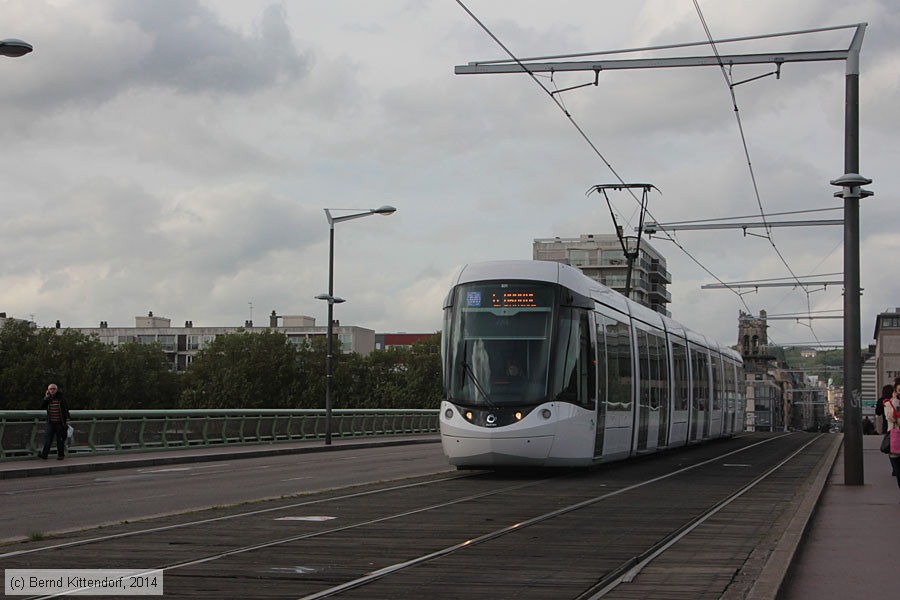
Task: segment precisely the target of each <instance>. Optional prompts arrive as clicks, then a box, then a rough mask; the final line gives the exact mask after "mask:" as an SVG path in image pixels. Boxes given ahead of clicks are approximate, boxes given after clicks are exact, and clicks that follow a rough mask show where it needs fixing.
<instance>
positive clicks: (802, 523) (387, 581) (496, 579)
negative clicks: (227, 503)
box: [0, 434, 898, 599]
mask: <svg viewBox="0 0 900 600" xmlns="http://www.w3.org/2000/svg"><path fill="white" fill-rule="evenodd" d="M758 442H764V443H760V444H759V445H758V446H756V447H752V448H751V447H750V446H751V445H752V444H756V443H758ZM839 442H840V436H839V435H821V436H812V435H805V434H794V435H790V436H784V437H779V436H773V435H761V434H754V435H750V436H746V437H744V438H741V439H738V440H730V441H725V442H717V443H712V444H706V445H702V446H697V447H693V448H688V449H684V450H678V451H673V452H669V453H664V454H661V455H657V456H652V457H647V458H644V459H640V460H636V461H628V462H625V463H618V464H613V465H608V466H604V467H601V468H598V469H594V470H592V471H589V472H583V471H581V472H549V473H548V472H512V473H500V474H495V473H479V472H473V473H450V474H448V473H443V474H436V475H432V476H428V477H423V478H416V479H411V480H403V481H393V482H379V483H372V484H370V485H366V486H362V487H354V488H352V489H336V490H331V491H328V492H322V493H317V494H311V495H308V496H301V497H291V498H284V499H280V500H273V501H267V502H263V503H257V504H253V505H249V506H247V505H242V506H232V507H226V508H217V509H213V510H208V511H203V512H201V513H192V514H185V515H173V516H167V517H160V518H155V519H151V520H149V521H141V522H138V523H127V524H119V525H115V526H111V527H104V528H103V529H102V530H96V531H87V532H79V533H69V534H64V535H59V536H54V537H52V538H50V539H46V540H43V541H35V542H28V543H20V544H15V545H7V546H0V566H2V567H3V568H4V569H9V568H39V567H43V568H46V566H47V565H48V564H49V565H53V566H56V567H59V568H70V569H71V568H104V569H110V568H151V567H166V568H167V570H166V571H165V596H166V597H191V598H197V597H200V598H204V597H206V598H223V597H254V598H268V597H271V598H301V597H307V596H310V595H314V594H317V593H319V592H320V591H322V590H326V589H329V588H335V587H336V586H340V585H347V584H348V582H354V581H355V582H356V584H358V585H359V586H360V587H355V588H351V589H347V590H337V591H336V595H335V596H334V597H340V598H345V597H349V598H366V599H372V598H423V597H428V598H460V597H473V598H487V597H493V598H536V599H537V598H540V599H547V598H576V597H579V595H580V594H582V593H585V592H586V590H590V592H588V593H586V594H585V595H584V596H582V597H592V595H593V594H595V593H596V592H598V591H599V588H600V586H598V582H600V581H601V580H603V579H604V577H607V576H611V574H612V572H613V571H614V570H615V569H616V568H618V567H621V566H622V565H624V564H628V561H629V559H630V558H631V557H634V556H641V555H642V553H646V552H647V550H648V548H651V547H652V546H654V545H655V544H656V545H658V544H659V542H661V541H664V540H665V538H667V537H670V536H671V534H672V532H674V531H676V530H678V529H679V528H681V529H684V528H685V527H688V526H691V527H693V528H692V529H690V530H689V531H686V532H685V534H684V536H683V537H681V538H680V539H678V540H676V541H674V542H673V544H672V545H671V547H670V548H668V549H666V550H665V551H664V552H662V554H661V555H660V556H659V557H657V558H656V559H655V560H653V561H652V562H649V564H647V566H646V567H644V568H643V570H641V571H640V573H639V574H637V576H636V577H635V579H634V581H633V582H631V583H623V584H621V585H619V586H618V587H615V588H614V589H612V590H611V591H610V592H609V593H608V594H607V595H605V596H604V597H606V598H666V599H673V598H674V599H677V598H691V599H693V598H775V597H776V595H777V594H778V593H779V590H780V589H781V590H782V592H781V593H782V597H788V598H800V597H809V596H808V592H809V591H810V588H809V586H810V585H816V584H818V585H819V588H816V593H815V595H816V596H817V597H819V598H832V597H834V598H837V597H854V596H855V595H859V594H860V593H861V592H862V591H863V590H865V589H866V588H865V586H864V585H863V586H862V587H860V586H859V584H857V583H854V584H853V585H854V587H853V590H852V593H849V594H848V593H843V592H841V587H840V585H838V582H832V583H830V584H827V583H826V584H825V585H822V581H823V580H824V581H828V580H829V579H833V577H834V576H833V574H834V573H835V572H839V571H840V565H836V564H835V563H836V562H840V561H836V560H835V558H836V556H835V554H834V552H835V549H836V548H839V547H840V546H841V545H845V544H851V545H852V543H853V542H852V539H853V535H854V531H853V529H854V528H853V526H852V524H851V521H852V518H857V519H858V518H859V516H858V512H857V510H856V508H857V507H855V506H853V505H852V504H848V503H845V500H846V498H845V497H844V496H842V495H844V494H853V492H854V491H864V492H868V494H869V497H870V499H869V502H877V503H878V505H879V506H883V507H884V508H885V511H886V510H888V508H889V509H893V513H892V515H893V517H894V518H897V510H898V505H897V502H896V501H897V499H898V495H897V491H896V487H895V486H896V484H895V483H894V482H893V480H890V479H889V478H888V477H887V475H889V472H882V471H886V469H885V468H884V467H885V465H883V464H881V462H882V461H883V462H885V463H886V460H884V459H882V456H881V455H880V454H878V453H877V449H876V448H874V445H875V444H876V443H877V439H875V438H874V436H873V437H872V438H866V440H865V442H866V460H867V467H870V469H869V470H868V471H867V477H868V478H869V479H872V480H873V481H875V480H877V483H873V484H870V485H867V486H864V488H867V489H866V490H853V489H851V488H844V487H843V486H842V485H840V481H838V479H837V477H832V479H831V480H829V479H828V476H829V473H830V472H831V470H832V465H833V464H835V457H836V456H837V455H838V450H839ZM807 444H808V445H807ZM804 446H805V447H804ZM423 448H424V447H423ZM731 452H736V453H735V454H732V455H729V456H724V455H726V454H728V453H731ZM793 453H796V456H794V457H793V458H790V459H788V457H789V456H791V455H792V454H793ZM780 462H784V464H783V465H781V466H780V467H779V466H778V465H779V463H780ZM838 462H839V461H838ZM73 463H74V461H73ZM870 463H871V466H870ZM47 468H51V467H47ZM769 470H771V474H770V475H769V476H768V477H765V478H764V479H761V480H760V481H759V483H758V484H757V485H756V486H755V487H752V488H748V489H744V485H745V484H747V483H750V482H751V481H753V480H755V479H757V478H759V477H762V475H764V474H765V473H766V472H768V471H769ZM838 471H839V468H838ZM64 477H65V476H64ZM370 480H371V481H379V475H378V473H372V476H371V479H370ZM885 480H886V481H885ZM823 488H825V489H827V493H826V494H825V495H824V498H823V499H822V500H820V495H821V491H822V489H823ZM741 490H743V491H741ZM735 493H739V494H740V495H737V496H735ZM729 497H731V501H730V502H729V503H728V504H725V505H723V506H721V507H720V508H717V509H716V512H714V513H713V514H709V515H707V516H706V517H705V520H703V521H701V522H694V521H693V520H694V519H695V518H698V517H702V516H703V515H704V514H706V513H707V512H708V511H709V510H710V509H711V508H712V507H713V506H714V505H716V502H717V501H718V500H719V499H725V498H729ZM853 497H854V498H856V497H857V496H855V495H854V496H853ZM835 501H837V502H838V508H837V510H836V512H835V507H834V502H835ZM817 502H819V504H820V508H819V514H820V515H823V514H827V515H829V518H834V515H835V514H837V515H839V517H840V518H841V519H844V520H846V521H847V527H845V528H844V529H842V531H841V534H842V537H841V538H840V539H837V538H835V537H833V536H829V535H828V534H827V533H826V534H823V533H822V532H823V531H826V529H828V528H830V527H833V524H830V523H820V522H819V521H813V526H812V528H811V530H810V531H811V533H810V534H809V535H810V539H815V540H816V545H815V547H809V546H808V545H807V546H806V547H804V549H803V552H802V553H801V554H800V559H799V560H798V561H796V564H795V571H794V573H792V575H791V577H788V578H787V585H782V583H783V582H784V581H785V578H786V575H787V566H788V565H789V564H790V562H791V559H792V557H793V556H794V554H795V551H796V549H797V547H798V545H799V543H800V541H801V538H802V535H803V532H804V529H805V528H806V526H807V523H808V521H809V519H810V516H811V515H812V512H813V509H814V508H815V507H816V505H817ZM888 503H890V505H891V506H890V507H888ZM883 512H884V511H883ZM554 513H558V514H554ZM548 515H549V516H548ZM851 515H853V517H851ZM890 516H891V515H886V518H890ZM895 522H896V521H895ZM151 529H152V530H153V531H149V530H151ZM888 529H890V528H889V527H887V525H886V524H885V525H884V526H883V527H881V530H882V531H885V540H886V539H887V536H888V535H889V532H888ZM845 530H849V531H845ZM891 531H892V529H891ZM870 532H871V530H870V531H869V532H865V533H863V532H856V535H857V537H862V536H864V537H865V539H866V540H870V539H871V536H870V535H869V533H870ZM847 536H849V539H848V537H847ZM98 537H103V538H106V539H103V540H100V541H94V542H92V543H86V544H80V545H71V546H64V547H60V545H64V544H69V543H78V542H79V540H84V539H86V538H98ZM886 544H887V541H885V547H884V548H883V551H884V552H887V549H888V546H887V545H886ZM51 547H56V549H51ZM41 548H45V550H40V549H41ZM23 551H24V552H23ZM873 551H874V549H873ZM823 552H824V553H828V552H831V553H832V555H831V557H830V560H829V561H827V562H826V566H825V567H824V568H826V569H828V571H829V572H831V573H832V575H831V576H829V573H828V572H825V573H822V572H821V571H820V572H816V571H815V569H817V568H818V569H820V570H821V569H822V568H823V567H822V566H820V562H821V561H820V560H819V558H820V555H821V554H822V553H823ZM429 554H432V556H430V557H428V555H429ZM861 554H862V556H857V557H856V558H855V559H854V558H853V557H843V556H842V557H841V558H842V559H843V560H845V561H852V560H855V561H856V563H859V566H858V567H856V568H857V575H859V574H864V573H867V572H870V573H872V577H870V580H871V581H873V582H878V581H880V578H879V577H878V574H877V573H875V572H874V568H873V567H867V566H866V565H867V564H868V565H872V564H874V562H873V560H869V559H867V558H866V557H865V554H866V553H865V552H863V553H861ZM884 555H885V554H881V556H884ZM408 561H410V562H414V563H415V564H413V565H404V563H406V562H408ZM404 566H405V567H406V568H404ZM867 568H868V569H869V570H868V571H866V569H867ZM379 569H383V570H385V571H386V573H385V574H384V576H382V577H379V578H374V577H371V574H372V573H373V572H375V571H377V570H379ZM368 579H371V580H372V581H368ZM811 582H812V583H811ZM356 584H354V585H356ZM348 587H349V586H348ZM782 588H783V589H782ZM873 590H874V588H873ZM864 595H866V596H867V595H868V594H864Z"/></svg>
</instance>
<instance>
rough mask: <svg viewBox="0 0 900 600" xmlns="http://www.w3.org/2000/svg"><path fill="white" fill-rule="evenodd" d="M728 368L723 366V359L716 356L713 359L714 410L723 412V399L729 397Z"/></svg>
mask: <svg viewBox="0 0 900 600" xmlns="http://www.w3.org/2000/svg"><path fill="white" fill-rule="evenodd" d="M726 370H727V367H726V366H725V365H724V364H723V362H722V358H721V357H719V356H716V357H715V358H713V377H715V381H714V382H713V386H714V390H713V410H722V399H723V398H727V397H728V383H727V381H726V380H725V376H726Z"/></svg>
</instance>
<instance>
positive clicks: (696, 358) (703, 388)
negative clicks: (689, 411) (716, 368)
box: [691, 350, 709, 410]
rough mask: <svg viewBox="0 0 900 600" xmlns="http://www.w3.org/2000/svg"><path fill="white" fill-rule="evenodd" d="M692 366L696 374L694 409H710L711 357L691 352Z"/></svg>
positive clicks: (700, 352)
mask: <svg viewBox="0 0 900 600" xmlns="http://www.w3.org/2000/svg"><path fill="white" fill-rule="evenodd" d="M691 365H692V367H693V373H694V408H696V409H698V410H706V409H708V408H709V355H708V354H707V353H706V352H703V351H698V350H691Z"/></svg>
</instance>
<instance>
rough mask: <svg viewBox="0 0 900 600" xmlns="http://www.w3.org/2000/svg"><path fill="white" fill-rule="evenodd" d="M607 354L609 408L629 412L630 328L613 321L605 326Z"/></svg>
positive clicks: (625, 324)
mask: <svg viewBox="0 0 900 600" xmlns="http://www.w3.org/2000/svg"><path fill="white" fill-rule="evenodd" d="M606 352H607V354H608V355H609V371H608V375H607V380H608V386H609V393H608V395H609V404H608V407H609V410H610V411H625V412H631V328H630V327H629V326H628V324H627V323H620V322H618V321H613V322H612V323H610V324H608V325H607V327H606Z"/></svg>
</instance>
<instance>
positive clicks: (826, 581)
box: [777, 435, 900, 600]
mask: <svg viewBox="0 0 900 600" xmlns="http://www.w3.org/2000/svg"><path fill="white" fill-rule="evenodd" d="M880 442H881V436H880V435H865V436H863V468H864V481H865V485H861V486H846V485H844V453H843V447H842V449H841V452H840V453H839V455H838V457H837V460H836V461H835V463H834V468H833V469H832V472H831V475H830V477H829V478H828V482H827V484H826V486H825V489H824V491H823V493H822V496H821V498H820V499H819V503H818V505H817V507H816V511H815V514H814V515H813V517H812V520H811V522H810V523H809V526H808V528H807V530H806V534H805V535H804V538H803V541H802V542H801V544H800V548H799V550H798V552H797V554H796V555H795V556H794V560H793V561H792V564H791V567H790V570H789V572H788V575H787V578H786V579H785V581H784V583H783V585H782V587H781V590H780V592H779V594H778V596H777V597H778V598H779V600H805V599H807V598H816V599H817V600H830V599H835V600H838V599H840V600H852V599H854V598H867V599H870V598H881V597H883V596H885V590H888V593H887V596H890V595H891V592H890V591H889V590H890V589H892V587H893V586H892V585H890V584H888V583H886V582H885V579H884V573H885V564H887V563H886V562H885V561H889V560H891V559H890V557H892V556H894V554H895V553H896V546H897V543H896V534H897V532H898V531H900V490H898V488H897V480H896V478H894V477H891V465H890V462H889V461H888V458H887V455H886V454H882V453H881V452H880V451H879V450H878V445H879V443H880Z"/></svg>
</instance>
